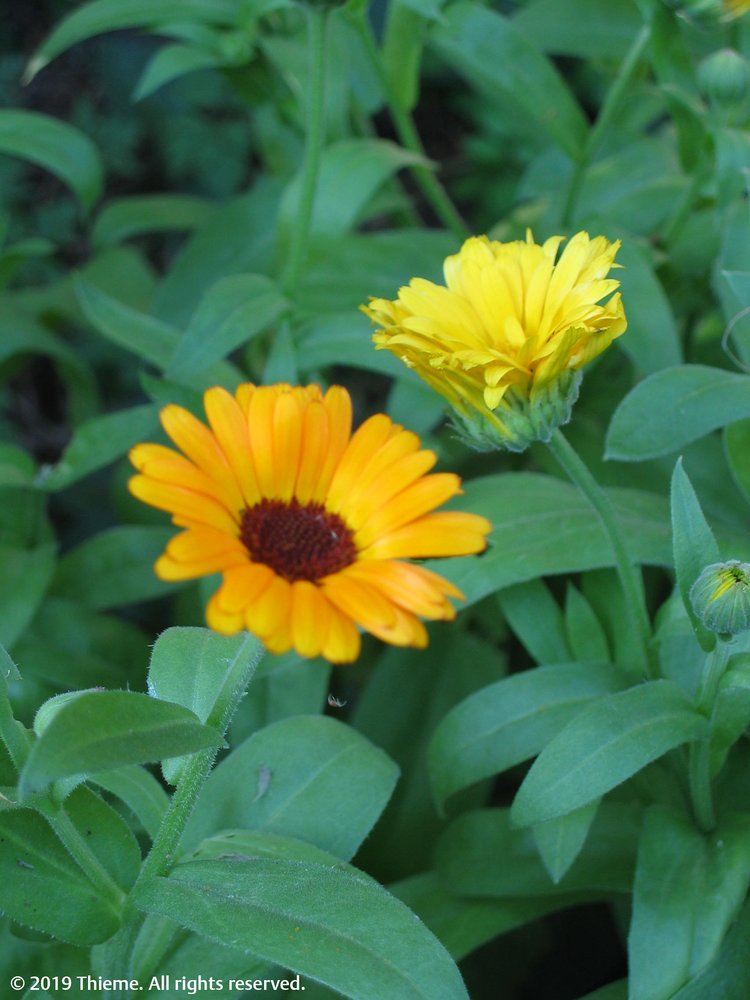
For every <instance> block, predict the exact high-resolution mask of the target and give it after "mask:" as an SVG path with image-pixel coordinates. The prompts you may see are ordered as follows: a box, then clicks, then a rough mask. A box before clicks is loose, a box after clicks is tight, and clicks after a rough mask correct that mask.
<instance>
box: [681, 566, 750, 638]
mask: <svg viewBox="0 0 750 1000" xmlns="http://www.w3.org/2000/svg"><path fill="white" fill-rule="evenodd" d="M690 603H691V604H692V605H693V611H695V614H696V616H697V617H698V619H699V620H700V621H701V622H702V623H703V625H705V627H706V628H707V629H709V630H710V631H711V632H717V633H718V634H719V635H737V634H738V633H739V632H744V631H746V630H747V629H748V628H750V563H743V562H739V560H737V559H730V560H729V561H728V562H723V563H713V564H712V565H711V566H706V568H705V569H704V570H703V572H702V573H701V575H700V576H699V577H698V579H697V580H696V581H695V583H694V584H693V586H692V587H691V588H690Z"/></svg>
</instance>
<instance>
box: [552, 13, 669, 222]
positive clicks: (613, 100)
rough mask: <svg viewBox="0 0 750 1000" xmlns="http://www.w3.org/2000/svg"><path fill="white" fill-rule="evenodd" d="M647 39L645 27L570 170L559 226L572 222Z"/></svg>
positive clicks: (632, 46)
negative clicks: (585, 185)
mask: <svg viewBox="0 0 750 1000" xmlns="http://www.w3.org/2000/svg"><path fill="white" fill-rule="evenodd" d="M650 37H651V28H650V27H649V26H648V25H645V26H644V27H643V28H641V30H640V32H639V33H638V35H636V38H635V40H634V41H633V44H632V45H631V47H630V50H629V51H628V53H627V55H626V56H625V58H624V59H623V61H622V65H621V66H620V72H619V73H618V74H617V79H616V80H615V81H614V83H613V84H612V86H611V87H610V89H609V91H608V93H607V96H606V98H605V100H604V104H603V105H602V107H601V110H600V112H599V115H598V117H597V119H596V122H595V123H594V125H593V126H592V127H591V130H590V131H589V134H588V138H587V140H586V144H585V146H584V147H583V152H582V153H581V157H580V159H579V160H578V162H577V163H576V164H575V167H574V168H573V173H572V175H571V178H570V183H569V184H568V190H567V193H566V196H565V205H564V207H563V213H562V222H563V225H564V226H569V225H571V224H572V222H573V219H574V217H575V210H576V206H577V204H578V197H579V195H580V193H581V186H582V185H583V180H584V177H585V176H586V171H587V170H588V167H589V164H590V163H591V159H592V157H593V155H594V153H595V152H596V150H597V149H598V147H599V144H600V143H601V141H602V136H603V135H604V134H605V133H606V131H607V129H608V128H609V126H610V125H611V124H612V122H613V120H614V118H615V115H616V114H617V113H618V112H619V110H620V108H621V106H622V99H623V97H624V96H625V94H626V93H627V90H628V88H629V87H630V83H631V81H632V79H633V76H634V75H635V71H636V69H637V68H638V63H639V62H640V59H641V56H642V55H643V53H644V51H645V49H646V46H647V45H648V42H649V39H650Z"/></svg>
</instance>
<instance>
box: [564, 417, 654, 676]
mask: <svg viewBox="0 0 750 1000" xmlns="http://www.w3.org/2000/svg"><path fill="white" fill-rule="evenodd" d="M549 449H550V451H551V452H552V454H553V455H554V456H555V458H556V459H557V461H558V463H559V464H560V465H561V466H562V468H563V469H564V470H565V472H566V474H567V476H568V478H569V479H570V480H571V482H572V483H574V485H575V486H577V487H578V489H579V490H580V492H581V493H582V494H583V495H584V496H585V497H586V499H587V500H588V501H589V503H590V504H591V506H592V507H593V508H594V510H595V511H596V513H597V515H598V517H599V521H600V522H601V525H602V527H603V528H604V532H605V534H606V536H607V539H608V540H609V544H610V546H611V548H612V554H613V555H614V560H615V569H616V570H617V575H618V576H619V578H620V585H621V587H622V592H623V596H624V598H625V608H626V613H627V616H628V619H629V621H630V626H631V631H632V635H633V638H634V641H635V643H636V646H637V650H638V658H639V660H640V666H641V669H642V671H643V673H644V674H645V676H646V677H651V676H653V674H654V670H653V667H652V664H651V654H650V639H651V627H650V624H649V619H648V612H647V611H646V601H645V597H644V593H643V581H642V579H641V575H640V572H639V571H638V570H637V569H636V567H635V566H634V564H633V562H632V560H631V558H630V556H629V555H628V553H627V550H626V548H625V543H624V542H623V539H622V534H621V531H620V527H619V525H618V524H617V521H616V519H615V515H614V511H613V510H612V506H611V504H610V502H609V499H608V497H607V495H606V493H605V492H604V490H603V489H602V488H601V486H600V485H599V484H598V483H597V481H596V480H595V479H594V477H593V476H592V475H591V473H590V472H589V470H588V468H587V467H586V465H585V464H584V462H583V460H582V459H581V457H580V456H579V454H578V452H577V451H576V450H575V449H574V448H573V446H572V445H571V444H570V442H569V441H568V440H567V438H566V437H565V435H564V434H563V433H562V431H561V430H560V428H559V427H558V428H557V429H556V430H554V431H553V432H552V437H551V438H550V441H549Z"/></svg>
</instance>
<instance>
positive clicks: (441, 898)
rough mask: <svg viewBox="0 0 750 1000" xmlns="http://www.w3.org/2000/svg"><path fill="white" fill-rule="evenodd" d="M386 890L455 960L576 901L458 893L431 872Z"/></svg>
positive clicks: (565, 896)
mask: <svg viewBox="0 0 750 1000" xmlns="http://www.w3.org/2000/svg"><path fill="white" fill-rule="evenodd" d="M389 890H390V892H392V893H393V895H394V896H397V897H398V898H399V899H400V900H402V901H403V902H404V903H406V905H407V906H408V907H409V909H410V910H413V911H414V912H415V913H416V914H417V916H418V917H419V918H420V920H423V921H424V922H425V924H427V926H428V927H429V929H430V930H431V931H432V933H433V934H434V935H435V937H437V938H438V939H439V940H440V941H441V942H442V943H443V944H444V945H445V947H446V948H447V949H448V951H449V953H450V954H451V955H452V956H453V958H454V959H455V960H456V961H457V962H458V961H460V959H462V958H464V957H465V956H466V955H468V954H470V953H471V952H472V951H474V950H475V949H476V948H479V947H480V946H481V945H483V944H485V943H486V942H487V941H491V940H492V938H495V937H497V936H498V935H500V934H507V933H508V932H509V931H512V930H515V928H516V927H521V926H523V925H524V924H528V923H531V922H533V921H534V920H538V919H539V918H540V917H543V916H545V915H546V914H548V913H552V912H554V911H555V910H559V909H562V908H563V907H565V906H570V905H571V903H572V902H575V898H574V897H571V896H568V895H563V894H558V895H556V896H532V897H529V898H527V899H522V898H513V899H499V898H498V899H477V898H476V897H469V896H458V895H456V894H455V893H452V892H449V891H448V890H447V889H446V888H445V886H444V885H443V884H442V882H441V881H440V879H439V878H438V876H437V875H436V874H435V873H434V872H424V873H422V874H419V875H412V876H411V877H410V878H406V879H403V880H402V881H401V882H395V883H393V884H392V885H390V886H389Z"/></svg>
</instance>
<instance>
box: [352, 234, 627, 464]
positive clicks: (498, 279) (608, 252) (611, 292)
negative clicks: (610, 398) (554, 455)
mask: <svg viewBox="0 0 750 1000" xmlns="http://www.w3.org/2000/svg"><path fill="white" fill-rule="evenodd" d="M563 240H564V237H562V236H553V237H551V238H550V239H548V240H547V241H546V242H545V243H543V244H542V245H539V244H537V243H535V242H534V240H533V238H532V235H531V233H529V234H528V237H527V239H526V241H522V240H516V241H514V242H512V243H499V242H497V241H496V240H490V239H488V238H487V237H486V236H474V237H471V238H470V239H468V240H466V242H465V243H464V245H463V246H462V247H461V250H460V251H459V252H458V253H457V254H455V255H453V256H451V257H448V258H447V259H446V261H445V264H444V273H445V285H436V284H434V283H433V282H432V281H426V280H425V279H424V278H413V279H412V280H411V281H410V282H409V285H408V286H406V287H404V288H400V289H399V293H398V298H397V299H396V300H395V301H393V302H391V301H389V300H388V299H372V300H371V301H370V304H369V305H368V306H363V307H362V308H363V311H364V312H365V313H366V314H367V315H368V316H369V317H370V318H371V319H372V320H374V322H375V323H376V325H377V326H378V327H380V329H379V330H377V331H376V333H375V334H374V337H373V340H374V341H375V345H376V347H378V348H386V349H387V350H389V351H392V352H393V353H394V354H396V355H397V356H398V357H400V358H401V360H402V361H403V362H404V363H405V364H406V365H408V366H409V367H410V368H413V369H414V370H415V371H416V373H417V374H418V375H419V376H420V377H421V378H423V379H424V380H425V381H426V382H428V383H429V384H430V385H431V386H432V387H433V388H434V389H436V390H437V392H439V393H440V394H441V395H443V396H444V397H445V398H446V399H447V400H448V402H449V403H450V404H451V406H452V407H453V409H454V411H455V413H456V415H457V417H458V418H459V421H460V423H461V425H462V427H463V429H464V431H465V432H466V435H467V437H468V438H469V440H470V442H471V443H472V444H474V445H476V446H478V447H480V448H497V447H503V448H507V449H509V450H511V451H521V450H523V449H524V448H526V447H527V446H528V445H529V444H530V443H531V441H535V440H549V436H550V434H551V432H552V431H553V430H554V429H555V427H558V426H559V425H560V424H562V423H565V422H566V421H567V420H568V419H569V417H570V409H571V406H572V405H573V402H574V401H575V399H576V396H577V394H578V385H579V382H580V369H581V368H582V367H583V365H585V364H587V363H588V362H589V361H591V360H592V359H593V358H595V357H596V356H597V355H598V354H600V353H601V352H602V351H603V350H604V349H605V348H606V347H608V346H609V344H611V343H612V341H613V340H614V338H615V337H619V336H620V334H621V333H624V331H625V328H626V326H627V323H626V320H625V313H624V312H623V308H622V302H621V301H620V295H619V293H618V292H617V289H618V288H619V284H620V283H619V281H616V280H615V279H613V278H609V277H608V273H609V271H610V269H611V268H613V267H616V266H617V265H616V264H615V263H614V258H615V254H616V253H617V250H618V247H619V245H620V244H619V243H610V242H609V241H608V240H606V239H605V238H604V237H603V236H598V237H596V238H595V239H590V238H589V236H588V233H578V234H577V235H576V236H574V237H573V238H572V239H571V240H570V241H569V242H568V244H567V246H566V247H565V248H564V250H563V251H562V253H561V254H560V255H559V257H558V250H559V248H560V244H561V243H562V242H563ZM602 300H606V301H604V302H602Z"/></svg>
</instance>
